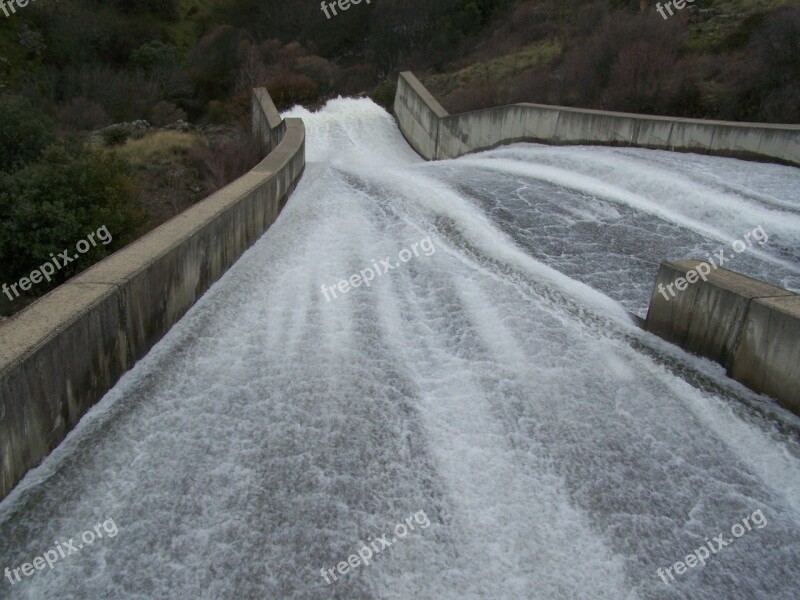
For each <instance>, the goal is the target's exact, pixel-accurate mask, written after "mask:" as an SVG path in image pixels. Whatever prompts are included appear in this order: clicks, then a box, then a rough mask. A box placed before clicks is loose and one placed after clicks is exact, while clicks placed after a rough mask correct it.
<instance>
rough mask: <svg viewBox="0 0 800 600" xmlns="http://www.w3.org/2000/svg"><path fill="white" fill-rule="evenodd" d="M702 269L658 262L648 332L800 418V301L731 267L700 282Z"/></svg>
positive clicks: (682, 263) (691, 264) (687, 262)
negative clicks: (715, 366) (711, 362)
mask: <svg viewBox="0 0 800 600" xmlns="http://www.w3.org/2000/svg"><path fill="white" fill-rule="evenodd" d="M699 264H700V261H698V260H684V261H679V262H669V261H667V262H663V263H661V268H660V269H659V272H658V279H657V281H656V287H655V288H654V289H653V296H652V298H651V300H650V309H649V310H648V312H647V321H646V322H645V329H647V330H648V331H651V332H652V333H655V334H656V335H658V336H660V337H663V338H664V339H666V340H668V341H670V342H673V343H675V344H677V345H679V346H681V347H682V348H685V349H686V350H689V351H690V352H693V353H695V354H699V355H701V356H705V357H706V358H710V359H712V360H715V361H716V362H718V363H720V364H721V365H722V366H724V367H725V368H726V369H727V370H728V375H729V376H730V377H733V378H734V379H736V380H737V381H740V382H741V383H743V384H745V385H746V386H748V387H749V388H751V389H753V390H755V391H757V392H760V393H765V394H769V395H770V396H772V397H773V398H776V399H777V400H778V401H780V402H781V404H783V405H784V406H785V407H786V408H788V409H790V410H792V411H794V412H795V413H797V414H800V295H798V294H795V293H793V292H790V291H787V290H784V289H783V288H779V287H776V286H774V285H770V284H768V283H764V282H763V281H758V280H757V279H751V278H750V277H746V276H744V275H740V274H739V273H734V272H733V271H729V270H727V269H718V270H715V271H712V272H711V273H710V274H709V275H707V281H703V280H701V279H698V277H697V271H696V269H697V265H699ZM687 274H689V277H688V278H687ZM681 280H682V281H681ZM692 280H694V282H692ZM676 282H677V285H672V284H676ZM670 285H672V288H671V290H669V289H668V286H670ZM681 288H683V289H681ZM662 290H663V291H662ZM672 291H674V292H675V297H674V298H673V297H672V293H671V292H672Z"/></svg>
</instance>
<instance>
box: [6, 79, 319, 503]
mask: <svg viewBox="0 0 800 600" xmlns="http://www.w3.org/2000/svg"><path fill="white" fill-rule="evenodd" d="M253 127H254V130H255V131H258V132H260V133H261V134H262V135H263V136H264V141H265V144H266V145H267V146H268V147H269V148H270V149H271V152H270V153H269V155H268V156H267V157H266V158H265V159H264V160H263V161H261V163H259V164H258V165H257V166H256V167H255V168H253V169H252V170H251V171H250V172H249V173H247V174H246V175H244V176H242V177H240V178H239V179H237V180H236V181H234V182H233V183H231V184H230V185H228V186H226V187H225V188H223V189H221V190H219V191H218V192H216V193H215V194H213V195H211V196H209V197H208V198H206V199H205V200H203V201H201V202H200V203H198V204H196V205H195V206H193V207H192V208H190V209H188V210H186V211H185V212H183V213H181V214H180V215H178V216H176V217H175V218H174V219H172V220H170V221H168V222H167V223H165V224H163V225H162V226H160V227H158V228H157V229H155V230H153V231H152V232H150V233H148V234H147V235H145V236H144V237H142V238H141V239H139V240H137V241H136V242H134V243H132V244H130V245H129V246H127V247H126V248H124V249H122V250H120V251H119V252H116V253H115V254H113V255H112V256H110V257H108V258H106V259H105V260H103V261H101V262H100V263H98V264H96V265H95V266H93V267H92V268H90V269H88V270H87V271H85V272H84V273H82V274H80V275H79V276H77V277H75V278H73V279H71V280H70V281H68V282H67V283H65V284H64V285H61V286H59V287H58V288H56V289H55V290H53V291H52V292H50V293H49V294H47V295H46V296H44V297H43V298H41V299H39V300H38V301H37V302H35V303H34V304H32V305H31V306H30V307H28V308H27V309H26V310H24V311H22V312H20V313H19V314H18V315H16V316H15V317H14V318H12V319H11V320H10V321H9V322H7V323H5V324H4V325H3V326H2V327H0V499H2V498H3V497H5V496H6V495H7V494H8V493H9V492H10V491H11V489H12V488H13V487H14V486H15V485H16V484H17V483H18V482H19V480H20V479H21V478H22V477H23V476H24V475H25V473H26V472H27V471H28V470H29V469H31V468H32V467H34V466H36V465H37V464H38V463H39V462H41V460H42V459H43V458H44V457H45V456H47V454H48V453H49V452H50V451H51V450H52V449H53V448H54V447H55V446H57V445H58V444H59V443H60V442H61V440H63V439H64V437H65V436H66V434H67V433H68V432H69V431H70V430H71V429H72V428H73V427H74V426H75V424H76V423H77V422H78V421H79V419H80V418H81V416H83V415H84V414H85V413H86V411H87V410H89V408H91V407H92V406H93V405H94V404H95V403H96V402H97V401H98V400H100V398H102V396H103V395H104V394H105V393H106V392H107V391H108V390H109V389H111V387H113V386H114V384H115V383H116V382H117V380H118V379H119V378H120V377H121V376H122V374H124V373H125V372H126V371H127V370H129V369H130V368H131V367H133V365H134V364H135V363H136V362H137V361H138V360H139V359H140V358H142V357H143V356H144V355H145V354H147V352H148V351H149V350H150V349H151V348H152V347H153V345H154V344H155V343H156V342H158V340H160V339H161V338H162V337H163V336H164V334H166V333H167V331H169V329H170V327H172V325H174V324H175V323H176V322H177V321H178V320H179V319H180V318H181V317H182V316H183V315H184V314H185V313H186V312H187V311H188V310H189V309H190V308H191V307H192V306H193V305H194V303H195V302H196V301H197V300H198V299H199V298H200V297H201V296H202V295H203V294H204V293H205V292H206V290H208V288H209V287H210V286H211V285H212V284H213V283H214V282H215V281H216V280H217V279H219V277H220V276H222V274H223V273H225V271H227V269H228V268H229V267H230V266H231V265H232V264H233V263H234V262H236V260H237V259H238V258H239V257H240V256H241V255H242V253H243V252H244V251H245V250H246V249H247V248H249V247H250V246H251V245H252V244H253V243H254V242H255V241H256V240H257V239H258V238H259V237H261V235H262V234H263V233H264V232H265V231H266V230H267V229H268V228H269V226H270V225H271V224H272V223H273V222H274V221H275V219H276V218H277V216H278V214H279V213H280V211H281V209H282V208H283V206H284V205H285V204H286V201H287V199H288V196H289V194H290V193H291V191H292V190H293V189H294V187H295V185H296V184H297V182H298V180H299V179H300V176H301V174H302V172H303V169H304V167H305V129H304V127H303V123H302V121H301V120H299V119H286V120H285V121H283V120H281V119H280V115H279V114H278V112H277V110H275V106H274V104H273V103H272V100H271V99H270V98H269V95H268V94H267V92H266V90H263V89H262V90H255V93H254V103H253ZM112 234H113V232H112Z"/></svg>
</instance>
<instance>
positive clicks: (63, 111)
mask: <svg viewBox="0 0 800 600" xmlns="http://www.w3.org/2000/svg"><path fill="white" fill-rule="evenodd" d="M56 116H57V117H58V122H59V124H60V125H62V126H63V127H64V128H65V129H66V130H67V131H70V130H74V131H93V130H95V129H99V128H101V127H105V126H106V125H110V124H111V117H109V116H108V113H107V112H106V111H105V109H104V108H103V107H102V106H101V105H100V103H98V102H94V101H92V100H89V99H88V98H84V97H83V96H79V97H77V98H73V99H72V100H68V101H67V102H66V103H64V104H62V105H60V106H58V107H57V108H56Z"/></svg>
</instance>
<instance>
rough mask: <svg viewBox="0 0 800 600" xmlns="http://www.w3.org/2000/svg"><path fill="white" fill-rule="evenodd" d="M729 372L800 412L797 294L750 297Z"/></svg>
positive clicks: (799, 333) (799, 309)
mask: <svg viewBox="0 0 800 600" xmlns="http://www.w3.org/2000/svg"><path fill="white" fill-rule="evenodd" d="M729 373H730V375H731V377H733V378H734V379H736V380H738V381H741V382H742V383H743V384H745V385H746V386H748V387H750V388H752V389H754V390H755V391H757V392H762V393H765V394H768V395H770V396H772V397H774V398H777V399H778V400H779V401H780V402H781V403H782V404H783V405H784V406H786V407H787V408H788V409H790V410H792V411H793V412H795V413H796V414H800V296H798V295H797V294H792V295H790V296H782V297H777V298H759V299H756V300H753V302H752V303H751V304H750V310H749V311H748V313H747V318H746V319H745V321H744V326H743V328H742V332H741V339H740V341H739V345H738V347H737V349H736V353H735V356H734V358H733V362H732V365H731V368H730V370H729Z"/></svg>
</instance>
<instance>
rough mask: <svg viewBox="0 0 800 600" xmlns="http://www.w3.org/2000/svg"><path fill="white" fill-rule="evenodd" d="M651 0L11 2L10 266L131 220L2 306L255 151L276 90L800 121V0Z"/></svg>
mask: <svg viewBox="0 0 800 600" xmlns="http://www.w3.org/2000/svg"><path fill="white" fill-rule="evenodd" d="M651 4H652V3H651V2H648V1H647V0H641V1H622V0H614V1H611V2H601V1H587V0H571V1H569V2H563V1H556V0H527V1H523V0H496V1H492V0H408V1H403V2H392V1H389V0H374V1H373V2H371V3H370V4H366V3H364V2H361V3H359V4H357V5H355V4H350V5H349V7H348V8H347V10H344V11H342V10H339V11H337V12H335V14H334V11H333V10H331V9H330V8H328V10H326V11H323V10H322V7H321V6H320V5H319V4H317V3H316V2H313V1H311V0H111V1H106V0H103V1H101V0H37V1H36V2H35V3H29V4H28V5H27V6H26V7H24V8H18V9H17V10H16V12H14V13H13V14H9V16H8V17H5V16H3V15H0V263H1V264H3V272H2V274H0V275H1V276H0V279H2V280H3V281H15V280H17V279H19V277H21V276H24V275H25V273H29V272H30V270H31V269H32V268H34V267H35V266H36V265H37V264H39V263H38V261H40V260H41V256H47V255H48V254H49V253H50V252H58V251H60V250H62V249H63V248H64V247H67V246H70V245H72V244H74V242H75V240H77V239H80V238H82V237H83V236H84V235H85V234H86V232H87V231H89V230H96V229H97V228H98V227H101V226H102V225H107V226H109V227H112V224H113V226H114V229H113V233H114V242H113V243H112V244H110V245H109V246H108V247H107V248H105V247H104V248H98V249H97V251H96V253H94V254H92V255H91V256H89V255H87V256H86V257H84V259H83V260H82V261H81V262H80V263H78V264H75V265H73V266H72V268H70V269H65V270H64V271H62V272H60V273H59V274H58V275H57V277H56V278H54V279H53V281H51V282H48V283H47V284H46V285H45V284H42V285H40V286H38V287H37V288H35V289H33V290H31V291H30V292H29V294H28V295H27V296H25V297H23V298H20V299H18V300H16V301H15V302H13V303H11V304H9V303H8V302H7V301H6V299H5V298H3V297H2V296H0V316H2V315H7V314H11V313H13V312H15V311H17V310H19V309H20V308H22V307H24V306H25V305H26V304H27V303H28V302H30V301H31V300H33V299H35V298H36V297H38V296H39V295H41V294H43V293H45V292H46V291H48V290H49V289H51V288H52V287H54V286H56V285H58V284H59V283H60V282H62V281H64V280H66V278H68V277H70V276H72V275H74V274H75V273H77V272H79V271H80V270H82V269H83V268H86V266H88V265H90V264H92V262H93V261H96V260H99V259H100V258H102V257H103V256H104V255H105V254H107V253H108V252H113V251H114V250H116V249H118V248H120V247H122V246H123V245H125V244H126V243H127V242H129V241H130V240H132V239H135V238H136V237H138V236H140V235H142V234H143V233H145V232H146V231H149V230H150V229H152V228H154V227H156V226H157V225H159V224H160V223H162V222H164V221H165V220H167V219H169V218H170V217H172V216H174V215H175V214H178V213H179V212H181V211H182V210H184V209H185V208H186V207H188V206H190V205H191V204H192V203H194V202H196V201H197V200H199V199H201V198H202V197H204V196H205V195H207V194H208V193H210V192H211V191H213V190H215V189H217V188H219V187H220V186H222V185H224V184H225V183H226V182H228V181H230V180H232V179H233V178H235V177H237V176H238V175H239V174H241V173H243V172H244V171H246V170H247V169H248V168H250V167H251V166H252V165H253V164H255V161H256V160H257V157H258V155H259V149H258V147H257V144H256V143H255V142H254V141H253V140H252V139H250V137H249V132H248V128H247V114H248V111H249V102H250V92H251V89H252V88H254V87H257V86H267V87H268V88H269V90H270V93H271V95H272V97H273V98H274V99H275V101H276V104H278V107H279V108H281V109H285V108H288V107H290V106H292V105H294V104H303V105H305V106H308V107H312V108H313V107H318V106H320V105H322V104H323V103H324V102H325V101H326V100H327V99H329V98H333V97H336V96H337V95H362V94H368V95H370V96H371V97H372V98H373V99H374V100H375V101H376V102H378V103H379V104H382V105H383V106H384V107H386V108H390V107H391V104H392V100H393V98H394V90H395V81H396V77H397V74H398V72H399V71H400V70H404V69H412V70H414V71H415V72H416V73H417V74H418V75H419V76H420V77H421V78H422V79H423V81H424V82H425V83H426V85H428V86H429V88H430V89H431V90H432V91H433V92H434V93H435V94H436V95H437V96H438V97H440V98H441V99H442V100H443V103H444V104H445V106H446V107H447V108H448V109H450V110H451V111H461V110H469V109H473V108H478V107H483V106H488V105H492V104H498V103H509V102H517V101H532V102H544V103H552V104H562V105H571V106H583V107H591V108H604V109H611V110H625V111H634V112H647V113H655V114H671V115H678V116H692V117H707V118H724V119H732V120H748V121H772V122H790V123H797V122H800V83H798V82H800V6H798V2H796V1H795V2H788V1H779V0H752V1H744V0H716V1H715V0H698V1H697V2H696V3H695V5H694V6H691V7H688V8H686V9H684V10H682V11H679V12H678V13H677V14H675V15H673V16H672V17H669V18H668V19H663V18H662V17H661V16H659V14H658V12H657V11H656V7H655V6H652V5H651ZM343 5H345V6H347V3H344V4H343ZM87 172H91V173H92V174H93V177H94V178H95V179H94V180H92V181H89V180H87V179H86V177H85V174H86V173H87ZM29 232H33V233H29Z"/></svg>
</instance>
